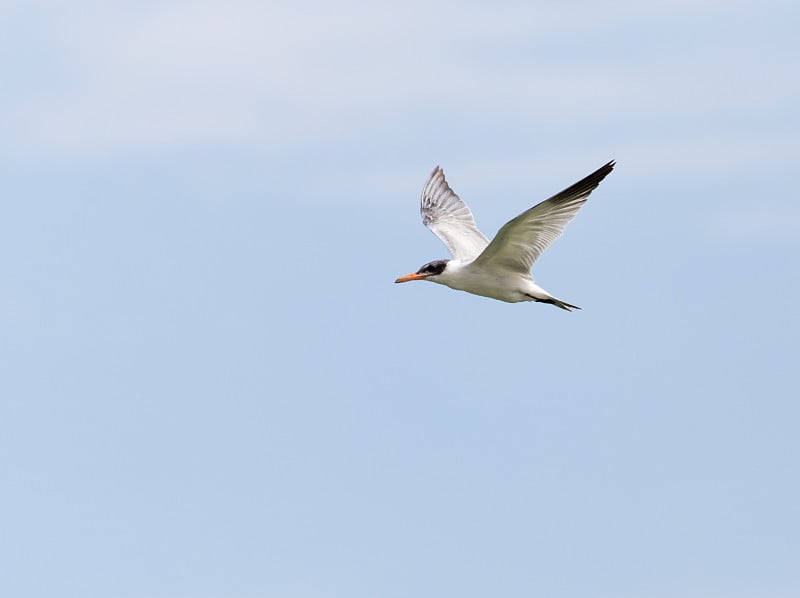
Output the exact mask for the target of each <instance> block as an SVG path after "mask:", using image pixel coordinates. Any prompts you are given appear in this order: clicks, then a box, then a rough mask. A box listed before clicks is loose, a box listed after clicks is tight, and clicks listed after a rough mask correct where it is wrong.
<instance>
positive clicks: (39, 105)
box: [0, 0, 798, 157]
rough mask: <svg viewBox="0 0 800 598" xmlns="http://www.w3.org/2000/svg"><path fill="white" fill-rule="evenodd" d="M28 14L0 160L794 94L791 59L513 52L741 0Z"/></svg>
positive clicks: (604, 118) (686, 111)
mask: <svg viewBox="0 0 800 598" xmlns="http://www.w3.org/2000/svg"><path fill="white" fill-rule="evenodd" d="M34 6H37V7H38V10H39V12H38V15H39V16H38V18H40V19H45V18H46V19H47V20H48V23H49V25H48V31H49V32H50V33H52V40H53V42H52V43H53V44H54V46H53V48H51V51H52V53H53V54H54V55H55V54H57V56H58V60H56V62H57V63H58V64H59V65H60V67H59V68H60V69H61V73H60V75H61V76H60V77H57V78H56V82H54V83H53V84H52V85H50V86H49V87H46V88H44V89H40V90H39V91H38V92H37V93H33V94H18V95H16V96H14V94H11V99H9V100H7V101H6V103H5V106H4V111H5V113H6V114H7V115H8V118H9V120H10V135H9V136H7V137H6V138H5V140H4V141H2V142H0V143H4V144H5V145H6V149H5V150H2V149H0V151H4V152H5V153H8V154H13V155H17V156H19V155H20V154H22V155H27V156H29V157H37V156H40V155H48V154H49V155H80V154H83V155H94V154H98V153H107V152H125V151H131V150H133V151H137V150H149V149H153V148H160V147H164V146H169V145H175V144H194V143H199V144H203V143H205V144H216V143H223V144H256V145H262V146H263V145H266V146H270V147H278V148H280V147H296V146H300V145H303V144H305V143H309V142H313V143H317V144H330V143H335V142H336V141H337V140H338V139H341V138H342V137H352V136H354V135H356V136H357V135H358V134H361V133H359V131H358V130H359V128H362V129H364V133H363V134H369V129H370V128H371V127H370V124H371V122H374V121H375V119H380V120H387V119H389V120H390V119H391V115H392V114H395V113H402V112H403V111H404V110H411V111H412V113H419V114H420V115H424V114H425V113H426V112H427V111H428V110H429V109H433V110H437V109H438V110H441V109H445V108H450V109H451V110H452V112H453V113H454V114H456V115H457V117H456V118H461V119H462V120H463V121H464V122H474V121H475V120H476V119H481V118H485V117H487V116H491V117H492V118H502V117H503V116H504V115H510V116H509V117H510V118H512V119H513V120H515V121H517V122H519V123H521V124H524V123H525V122H526V121H527V122H530V121H536V120H537V119H538V120H546V121H548V122H551V123H553V122H556V123H557V122H563V123H571V124H575V123H581V122H586V123H598V122H606V123H614V122H620V123H623V124H624V123H627V122H629V121H630V120H632V119H664V118H672V119H676V118H681V117H698V116H702V115H704V114H715V113H719V112H720V111H722V112H724V111H726V110H729V111H737V110H768V109H771V108H773V107H774V105H775V103H776V102H777V103H778V104H779V105H781V106H783V105H785V104H786V103H788V102H789V101H796V100H797V95H798V85H797V84H796V82H795V79H794V78H787V77H786V70H787V69H788V68H790V64H789V63H790V60H789V58H786V59H785V63H782V62H780V61H778V62H777V63H776V62H775V61H773V62H772V63H771V66H765V61H764V60H763V57H761V56H758V55H753V54H752V53H751V52H750V50H749V49H748V48H747V47H745V48H743V49H741V50H737V49H736V48H731V47H729V46H728V47H723V48H720V49H719V50H718V51H716V52H714V51H711V52H709V53H707V54H705V55H704V56H697V57H688V58H689V59H688V60H687V57H685V56H684V57H679V58H674V59H673V58H672V57H671V53H667V54H665V55H662V56H660V57H659V58H658V60H659V62H655V63H652V62H647V61H644V62H643V61H637V60H630V61H628V60H623V59H619V60H614V61H611V62H608V61H604V60H601V59H593V57H592V56H586V57H584V59H583V60H581V61H580V62H579V63H573V62H570V61H569V60H565V59H562V58H560V57H559V56H552V55H536V56H529V55H526V54H525V50H520V52H519V55H518V56H517V55H516V54H515V51H514V47H515V44H523V45H524V44H527V43H530V42H531V40H535V41H536V43H538V44H544V47H547V43H548V40H549V41H550V42H552V41H553V40H562V41H560V42H559V43H564V41H563V40H569V39H573V38H579V37H581V36H587V35H597V33H598V31H603V30H604V29H605V30H608V32H609V36H611V37H613V36H616V35H622V36H624V35H626V32H628V33H631V34H634V33H635V32H636V31H638V30H640V29H641V28H643V27H645V28H646V27H653V26H655V25H656V24H657V23H658V21H659V20H660V19H663V18H666V17H670V18H673V19H674V18H677V17H680V16H681V15H684V16H685V15H688V14H691V15H702V14H714V13H716V12H720V13H723V14H730V13H731V12H735V11H736V10H740V11H745V12H746V11H747V10H749V7H750V6H758V5H757V4H753V3H750V2H738V3H734V4H731V3H727V2H717V1H713V0H709V1H708V2H704V3H698V2H693V1H689V0H686V1H679V2H675V1H672V2H667V1H663V2H655V3H644V4H643V3H640V2H634V1H621V2H616V3H614V4H613V5H608V4H603V5H600V4H597V3H594V2H577V3H574V2H573V3H561V4H551V3H547V4H543V5H537V4H533V5H530V4H503V5H499V6H497V5H495V4H488V3H487V4H485V5H484V4H477V3H468V4H462V5H458V6H452V5H449V4H447V3H424V2H416V3H405V4H403V5H402V6H400V5H396V6H394V7H388V6H386V5H382V4H380V3H377V4H376V3H358V2H351V3H348V4H344V5H342V4H338V3H337V4H331V3H324V2H309V3H292V2H270V3H262V2H255V1H249V0H236V1H233V2H229V3H219V2H210V1H200V2H186V1H173V2H153V3H150V2H144V3H135V2H130V3H127V4H119V3H114V4H113V5H108V4H102V3H98V4H97V5H96V6H93V9H92V10H91V11H79V10H76V9H75V6H74V5H73V4H69V3H59V2H39V3H38V4H37V3H34ZM754 10H761V9H760V8H756V9H754ZM86 15H89V16H86ZM612 34H613V35H612ZM567 43H568V41H567ZM486 48H493V49H498V51H501V50H502V52H501V54H502V53H503V52H506V54H504V55H503V56H500V57H497V56H490V55H486V54H485V52H484V50H485V49H486ZM509 48H510V49H509ZM508 53H510V54H511V55H513V56H512V57H513V58H514V59H513V60H509V59H508V55H507V54H508ZM620 58H624V57H620ZM632 58H635V57H632ZM54 60H55V56H54ZM32 68H33V67H32ZM689 133H690V134H691V131H689ZM730 143H733V144H734V145H737V144H738V145H742V143H744V142H742V141H739V140H736V139H732V140H728V141H726V144H727V145H726V147H728V148H729V147H730ZM0 147H1V146H0Z"/></svg>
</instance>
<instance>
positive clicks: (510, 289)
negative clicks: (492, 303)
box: [429, 260, 554, 303]
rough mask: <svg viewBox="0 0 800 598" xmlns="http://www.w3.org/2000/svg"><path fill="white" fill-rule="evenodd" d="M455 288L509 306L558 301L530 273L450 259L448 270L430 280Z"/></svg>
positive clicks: (446, 268)
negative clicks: (521, 302) (534, 280)
mask: <svg viewBox="0 0 800 598" xmlns="http://www.w3.org/2000/svg"><path fill="white" fill-rule="evenodd" d="M429 280H430V281H431V282H436V283H439V284H443V285H445V286H448V287H450V288H451V289H455V290H457V291H466V292H467V293H472V294H473V295H480V296H481V297H489V298H491V299H498V300H500V301H505V302H506V303H519V302H520V301H546V300H549V299H554V297H553V296H552V295H550V293H548V292H547V291H545V290H544V289H543V288H541V287H539V286H538V285H536V284H535V283H534V282H533V278H532V277H531V276H530V275H529V274H520V273H518V272H510V271H508V270H500V269H497V268H483V267H481V266H479V265H478V266H476V265H474V263H473V262H466V263H464V262H462V261H461V260H448V262H447V266H446V267H445V269H444V271H443V272H442V273H441V274H439V275H438V276H432V277H430V278H429Z"/></svg>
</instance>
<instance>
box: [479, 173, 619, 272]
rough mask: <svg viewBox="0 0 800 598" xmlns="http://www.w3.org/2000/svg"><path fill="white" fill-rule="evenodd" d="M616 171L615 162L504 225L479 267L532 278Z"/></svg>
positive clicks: (480, 257) (486, 250)
mask: <svg viewBox="0 0 800 598" xmlns="http://www.w3.org/2000/svg"><path fill="white" fill-rule="evenodd" d="M613 169H614V161H613V160H612V161H611V162H609V163H608V164H606V165H605V166H603V167H602V168H599V169H597V170H596V171H594V172H593V173H592V174H590V175H589V176H587V177H586V178H585V179H582V180H580V181H578V182H577V183H575V184H574V185H572V186H571V187H568V188H566V189H564V190H563V191H562V192H561V193H558V194H556V195H554V196H553V197H551V198H550V199H546V200H545V201H543V202H542V203H540V204H537V205H535V206H533V207H532V208H530V209H529V210H526V211H524V212H523V213H522V214H520V215H519V216H517V217H516V218H514V219H513V220H510V221H509V222H507V223H506V224H504V225H503V227H502V228H501V229H500V230H499V231H498V233H497V235H496V236H495V238H494V239H492V242H491V243H489V245H488V247H486V249H484V250H483V253H481V254H480V255H479V256H478V258H477V259H476V260H475V265H476V266H478V265H481V266H484V267H491V268H501V269H505V270H510V271H512V272H519V273H521V274H528V273H529V272H530V271H531V267H533V264H534V262H535V261H536V260H537V259H539V256H540V255H542V253H543V252H544V250H545V249H547V248H548V247H549V245H550V243H552V242H553V241H555V240H556V239H557V238H558V237H560V236H561V233H563V232H564V227H565V226H566V225H567V224H568V223H569V222H570V221H571V220H572V219H573V218H574V217H575V214H577V213H578V210H580V209H581V207H582V206H583V204H584V203H586V200H587V199H588V198H589V194H590V193H591V192H592V191H593V190H594V189H595V188H596V187H597V186H598V185H599V184H600V181H602V180H603V179H604V178H605V177H606V176H607V175H608V173H610V172H611V171H612V170H613Z"/></svg>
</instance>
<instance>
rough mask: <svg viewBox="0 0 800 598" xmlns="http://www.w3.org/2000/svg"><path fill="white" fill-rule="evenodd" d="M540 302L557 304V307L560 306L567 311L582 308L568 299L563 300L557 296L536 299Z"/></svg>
mask: <svg viewBox="0 0 800 598" xmlns="http://www.w3.org/2000/svg"><path fill="white" fill-rule="evenodd" d="M534 301H537V302H538V303H549V304H550V305H555V306H556V307H560V308H561V309H566V310H567V311H572V310H573V309H580V307H578V306H577V305H572V304H571V303H567V302H566V301H562V300H561V299H556V298H555V297H550V298H548V299H534Z"/></svg>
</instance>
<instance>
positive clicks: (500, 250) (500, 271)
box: [395, 160, 616, 311]
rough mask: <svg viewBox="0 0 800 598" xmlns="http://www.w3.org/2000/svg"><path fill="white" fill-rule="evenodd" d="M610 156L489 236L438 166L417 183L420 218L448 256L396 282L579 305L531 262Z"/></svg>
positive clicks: (606, 168)
mask: <svg viewBox="0 0 800 598" xmlns="http://www.w3.org/2000/svg"><path fill="white" fill-rule="evenodd" d="M615 165H616V162H615V161H614V160H611V161H610V162H608V163H607V164H605V165H603V166H601V167H600V168H598V169H597V170H595V171H594V172H593V173H592V174H590V175H588V176H587V177H585V178H583V179H581V180H580V181H578V182H577V183H575V184H574V185H571V186H570V187H567V188H566V189H564V190H563V191H561V192H560V193H556V194H555V195H554V196H552V197H551V198H549V199H546V200H545V201H543V202H541V203H538V204H536V205H535V206H533V207H532V208H530V209H528V210H525V211H524V212H522V214H520V215H519V216H517V217H516V218H513V219H511V220H509V221H508V222H506V223H505V224H504V225H503V226H502V227H501V228H500V230H499V231H498V232H497V234H496V235H495V237H494V239H492V241H491V242H489V239H487V238H486V236H485V235H484V234H483V233H482V232H481V231H480V230H478V227H477V226H476V225H475V218H474V217H473V215H472V212H471V211H470V209H469V208H468V207H467V204H465V203H464V202H463V201H462V200H461V198H460V197H459V196H458V195H456V193H455V192H454V191H453V190H452V189H451V188H450V185H448V183H447V180H446V179H445V176H444V172H443V171H442V169H441V168H440V167H439V166H437V167H436V168H434V169H433V172H431V174H430V177H429V178H428V181H427V182H426V183H425V186H424V187H423V189H422V198H421V201H420V214H421V215H422V223H423V224H424V225H425V226H427V227H428V228H429V229H430V230H431V232H433V234H435V235H436V236H437V237H439V239H440V240H441V241H442V243H444V245H445V247H447V249H448V250H449V251H450V254H451V255H452V256H453V259H442V260H434V261H432V262H428V263H427V264H425V265H423V266H422V267H421V268H419V270H417V271H416V272H412V273H410V274H406V275H405V276H401V277H400V278H398V279H397V280H395V283H401V282H411V281H412V280H427V281H429V282H435V283H438V284H443V285H445V286H448V287H450V288H451V289H455V290H458V291H466V292H467V293H472V294H473V295H480V296H483V297H489V298H492V299H498V300H500V301H505V302H507V303H518V302H521V301H535V302H538V303H549V304H551V305H555V306H556V307H560V308H561V309H564V310H566V311H572V310H575V309H581V308H580V307H578V306H577V305H572V304H571V303H567V302H566V301H562V300H561V299H558V298H556V297H554V296H553V295H551V294H550V293H548V292H547V291H545V290H544V289H543V288H542V287H540V286H539V285H537V284H536V283H535V282H534V279H533V277H532V276H531V268H532V267H533V264H534V263H535V262H536V260H538V259H539V256H541V255H542V253H543V252H544V251H545V249H547V248H548V247H549V246H550V244H551V243H552V242H553V241H555V240H556V239H557V238H558V237H560V236H561V234H562V233H563V232H564V227H565V226H566V225H567V224H568V223H569V222H570V221H571V220H572V219H573V218H574V217H575V215H576V214H577V213H578V210H580V209H581V207H583V205H584V204H585V203H586V200H587V199H588V198H589V194H590V193H591V192H592V191H594V190H595V189H596V188H597V186H598V185H599V184H600V182H601V181H602V180H603V179H604V178H606V176H608V175H609V174H610V173H611V171H612V170H613V169H614V166H615Z"/></svg>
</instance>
